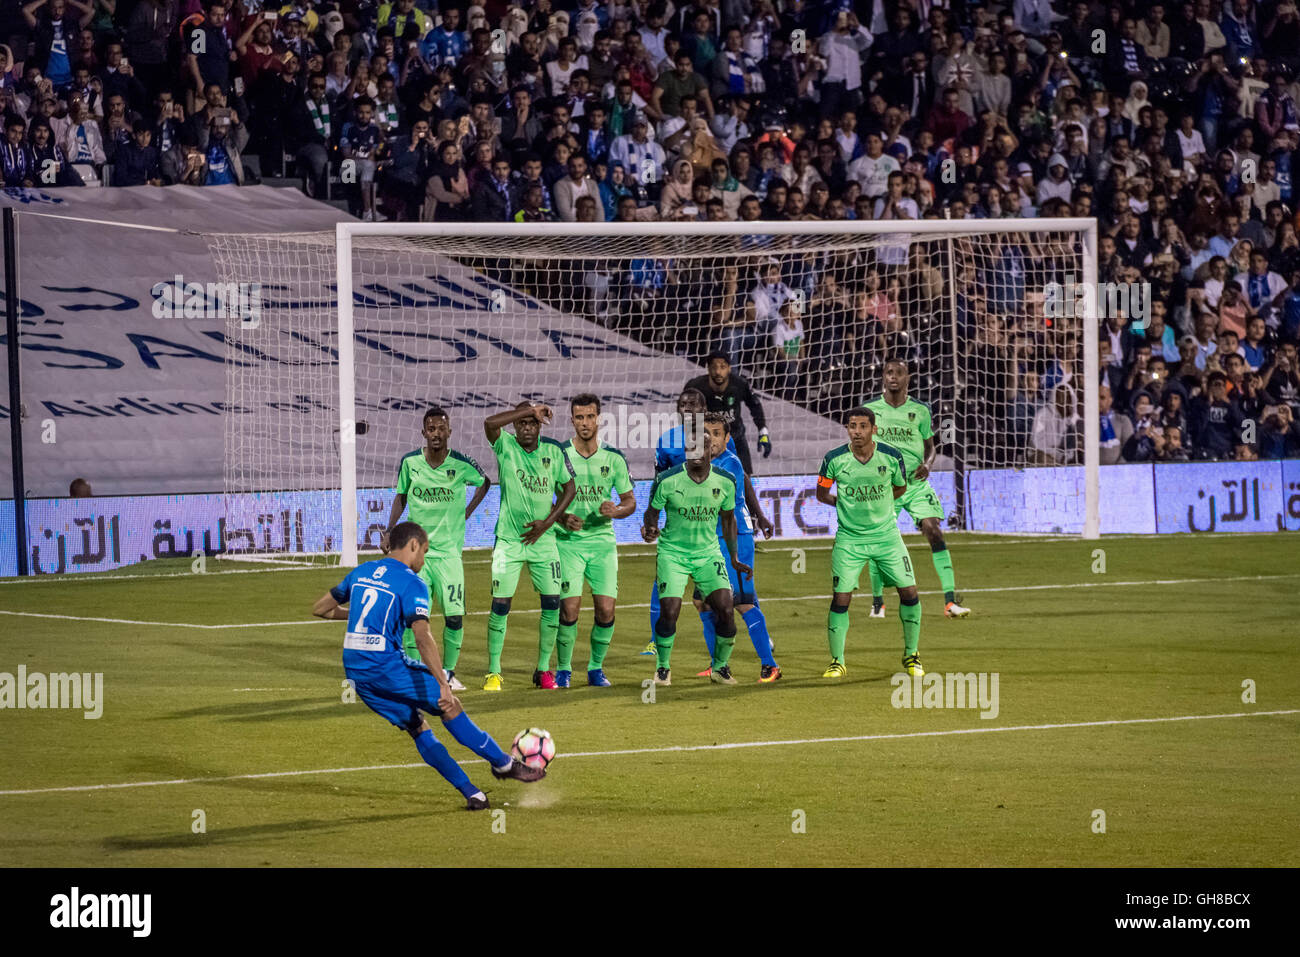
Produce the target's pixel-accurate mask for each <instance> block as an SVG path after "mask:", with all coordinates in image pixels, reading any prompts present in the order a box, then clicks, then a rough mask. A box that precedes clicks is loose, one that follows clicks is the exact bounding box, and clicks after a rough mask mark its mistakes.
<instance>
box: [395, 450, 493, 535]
mask: <svg viewBox="0 0 1300 957" xmlns="http://www.w3.org/2000/svg"><path fill="white" fill-rule="evenodd" d="M484 481H486V479H485V478H484V476H483V470H482V469H481V468H479V466H478V463H477V462H475V461H474V460H473V459H472V458H470V457H469V456H468V455H461V454H460V453H459V452H457V451H455V450H454V449H449V450H448V451H447V458H446V459H444V460H443V463H442V464H441V465H439V466H438V467H437V468H435V467H434V466H432V465H430V464H429V461H428V459H426V458H425V457H424V450H423V449H416V450H415V451H414V452H408V453H407V454H406V455H404V456H402V464H401V465H400V466H398V469H397V485H396V491H397V492H398V493H399V494H401V495H405V496H406V508H407V510H408V514H409V515H410V518H411V521H413V522H415V523H416V524H417V525H419V526H420V527H421V528H423V529H424V530H425V532H427V533H428V535H429V551H430V552H431V553H433V552H434V550H435V548H436V549H437V550H439V551H447V550H449V549H453V548H454V549H455V550H456V554H460V552H461V551H462V550H463V549H464V548H465V487H466V486H469V485H474V486H479V485H482V484H483V483H484Z"/></svg>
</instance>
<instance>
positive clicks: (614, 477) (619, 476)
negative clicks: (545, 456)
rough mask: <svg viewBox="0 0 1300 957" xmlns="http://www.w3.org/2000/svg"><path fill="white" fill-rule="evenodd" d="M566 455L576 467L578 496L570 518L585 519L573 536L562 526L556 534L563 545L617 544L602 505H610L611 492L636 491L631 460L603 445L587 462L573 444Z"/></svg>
mask: <svg viewBox="0 0 1300 957" xmlns="http://www.w3.org/2000/svg"><path fill="white" fill-rule="evenodd" d="M563 448H564V453H565V455H567V456H568V457H569V464H570V465H571V466H573V478H574V485H575V486H576V488H577V494H576V495H575V496H574V498H573V504H571V505H570V506H569V514H571V515H576V516H578V518H580V519H582V528H580V529H579V530H578V531H576V532H571V531H569V530H568V529H567V528H565V527H564V526H562V525H560V524H559V523H558V522H557V523H556V525H555V534H556V536H558V537H559V539H560V540H561V541H565V542H586V541H608V542H611V543H612V542H613V541H614V523H613V521H612V520H611V519H608V518H606V517H605V516H604V515H601V514H600V503H601V502H608V501H610V500H611V499H610V496H609V493H610V489H613V490H614V491H615V492H617V493H618V494H619V495H622V494H623V493H624V492H630V491H632V477H631V476H630V475H629V474H628V471H627V459H626V458H624V457H623V453H622V452H620V451H619V450H618V449H616V448H614V447H613V446H609V445H601V446H598V447H597V448H596V451H595V452H593V453H591V456H590V457H588V458H584V457H583V456H582V455H581V454H580V453H579V452H578V450H577V449H575V448H574V447H573V440H572V439H570V440H569V441H568V442H565V443H564V446H563Z"/></svg>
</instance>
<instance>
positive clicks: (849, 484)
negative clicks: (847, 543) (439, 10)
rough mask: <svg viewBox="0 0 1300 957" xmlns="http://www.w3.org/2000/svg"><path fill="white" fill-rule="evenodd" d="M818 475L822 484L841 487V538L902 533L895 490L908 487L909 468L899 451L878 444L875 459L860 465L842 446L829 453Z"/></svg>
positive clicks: (838, 511)
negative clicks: (895, 508) (896, 514)
mask: <svg viewBox="0 0 1300 957" xmlns="http://www.w3.org/2000/svg"><path fill="white" fill-rule="evenodd" d="M817 475H818V481H819V483H820V484H821V485H823V486H826V485H828V484H830V483H834V484H835V485H836V486H837V488H836V501H835V517H836V518H837V519H838V521H839V530H838V531H837V532H836V535H837V536H840V535H843V536H845V537H847V538H879V537H882V536H884V537H888V536H891V535H897V534H898V523H897V521H896V520H895V518H894V491H893V490H894V488H896V487H897V488H905V487H906V486H907V467H906V466H905V465H904V464H903V453H901V452H899V451H898V449H896V448H894V447H892V446H889V445H886V444H885V443H884V442H877V443H876V447H875V449H874V450H873V451H872V453H871V458H869V459H867V461H865V462H860V461H859V460H858V457H857V456H856V455H854V454H853V451H852V450H851V449H850V448H849V447H848V446H847V445H841V446H840V447H839V448H838V449H832V450H831V451H829V452H827V453H826V458H824V459H822V467H821V470H820V471H819V472H818V473H817Z"/></svg>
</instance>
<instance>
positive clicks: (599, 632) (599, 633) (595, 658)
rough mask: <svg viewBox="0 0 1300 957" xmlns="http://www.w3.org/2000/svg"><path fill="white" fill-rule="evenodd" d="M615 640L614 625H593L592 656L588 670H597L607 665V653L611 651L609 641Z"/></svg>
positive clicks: (588, 661) (588, 662)
mask: <svg viewBox="0 0 1300 957" xmlns="http://www.w3.org/2000/svg"><path fill="white" fill-rule="evenodd" d="M613 640H614V626H613V625H592V626H591V657H590V658H588V659H587V670H588V671H595V670H596V669H597V668H603V667H604V666H605V653H606V652H607V651H609V643H610V642H611V641H613Z"/></svg>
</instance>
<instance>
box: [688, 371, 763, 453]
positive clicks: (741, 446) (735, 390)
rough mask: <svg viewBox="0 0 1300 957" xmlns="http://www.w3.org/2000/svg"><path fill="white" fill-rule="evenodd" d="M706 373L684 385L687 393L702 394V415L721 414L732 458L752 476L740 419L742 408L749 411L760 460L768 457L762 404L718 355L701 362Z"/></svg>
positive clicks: (743, 429) (747, 446) (747, 385)
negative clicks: (756, 438) (732, 445)
mask: <svg viewBox="0 0 1300 957" xmlns="http://www.w3.org/2000/svg"><path fill="white" fill-rule="evenodd" d="M704 367H705V368H706V369H708V370H709V371H708V373H707V374H706V375H702V376H696V377H695V378H694V379H692V380H691V381H690V382H688V383H686V388H687V389H698V390H699V391H700V392H702V393H703V394H704V402H705V406H706V411H708V412H721V413H722V414H723V415H724V416H725V417H726V420H727V430H728V431H729V432H730V433H731V440H732V442H733V443H734V444H735V446H736V455H738V456H739V457H740V464H741V465H743V466H745V474H746V475H753V474H754V462H753V459H752V458H751V457H750V454H749V440H748V439H746V438H745V422H744V420H743V419H742V418H741V415H740V407H741V406H742V405H745V406H748V407H749V415H750V418H752V419H753V420H754V428H756V429H758V449H759V451H760V452H762V453H763V458H767V457H768V456H769V455H771V454H772V440H771V439H770V438H768V435H767V417H766V416H765V415H764V414H763V404H762V403H761V402H759V401H758V396H757V395H755V394H754V390H753V389H751V388H750V387H749V383H748V382H747V381H746V380H744V379H742V378H741V377H740V376H738V375H733V374H732V372H731V360H730V359H729V358H728V357H727V356H726V355H725V354H724V353H721V352H714V353H710V354H709V357H708V358H707V359H705V360H704Z"/></svg>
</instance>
